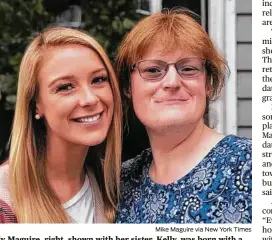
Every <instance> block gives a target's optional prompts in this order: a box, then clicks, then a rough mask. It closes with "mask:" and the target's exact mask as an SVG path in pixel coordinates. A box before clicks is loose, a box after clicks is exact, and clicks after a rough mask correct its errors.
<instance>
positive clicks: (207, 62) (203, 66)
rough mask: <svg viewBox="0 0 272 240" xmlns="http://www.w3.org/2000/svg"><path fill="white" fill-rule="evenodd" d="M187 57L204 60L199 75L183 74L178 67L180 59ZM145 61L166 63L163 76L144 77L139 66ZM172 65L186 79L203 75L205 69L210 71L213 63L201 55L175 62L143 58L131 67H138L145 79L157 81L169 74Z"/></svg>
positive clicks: (131, 69) (132, 69) (132, 68)
mask: <svg viewBox="0 0 272 240" xmlns="http://www.w3.org/2000/svg"><path fill="white" fill-rule="evenodd" d="M185 59H201V60H202V61H203V62H202V71H200V72H201V73H200V74H199V75H197V76H192V77H188V76H183V75H181V74H180V72H179V71H178V69H177V63H179V62H180V61H182V60H185ZM145 61H158V62H162V63H164V64H165V65H166V68H165V73H164V74H163V75H162V76H160V77H156V78H144V77H143V76H142V74H141V71H140V70H139V68H138V65H139V64H141V63H142V62H145ZM170 65H174V67H175V69H176V71H177V73H178V75H179V76H180V77H182V78H183V79H184V78H185V79H190V78H194V77H199V76H201V75H202V74H203V73H204V72H205V71H208V68H209V66H210V65H211V64H210V62H209V61H208V60H207V59H204V58H201V57H189V58H181V59H179V60H178V61H177V62H174V63H167V62H164V61H162V60H157V59H150V60H149V59H147V60H141V61H139V62H137V63H134V64H133V65H132V66H131V68H130V72H132V71H134V70H135V69H136V68H137V69H138V72H139V75H140V76H141V77H142V78H143V79H145V80H153V81H155V80H161V79H163V78H164V77H165V76H166V74H167V72H168V70H169V66H170Z"/></svg>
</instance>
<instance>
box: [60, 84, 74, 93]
mask: <svg viewBox="0 0 272 240" xmlns="http://www.w3.org/2000/svg"><path fill="white" fill-rule="evenodd" d="M73 88H74V86H73V84H72V83H66V84H62V85H59V86H57V89H56V92H59V91H62V92H68V91H71V90H72V89H73Z"/></svg>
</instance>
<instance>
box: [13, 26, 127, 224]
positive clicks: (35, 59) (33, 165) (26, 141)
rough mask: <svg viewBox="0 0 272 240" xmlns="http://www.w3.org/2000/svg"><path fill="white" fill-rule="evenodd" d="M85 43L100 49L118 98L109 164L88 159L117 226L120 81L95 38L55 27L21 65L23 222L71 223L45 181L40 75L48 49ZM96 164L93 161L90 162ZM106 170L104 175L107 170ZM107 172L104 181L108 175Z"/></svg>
mask: <svg viewBox="0 0 272 240" xmlns="http://www.w3.org/2000/svg"><path fill="white" fill-rule="evenodd" d="M65 44H79V45H83V46H85V47H87V48H90V49H92V50H94V51H95V52H96V53H97V54H98V55H99V57H100V58H101V60H102V61H103V63H104V65H105V67H106V69H107V71H108V74H109V76H110V84H111V88H112V92H113V98H114V112H113V119H112V122H111V125H110V128H109V132H108V135H107V139H106V147H105V155H104V157H105V158H104V164H103V167H102V165H101V159H100V158H99V156H98V155H97V154H96V152H94V151H95V150H92V149H91V150H90V151H89V152H92V153H91V155H92V157H93V156H95V157H94V158H92V159H90V157H89V158H88V157H87V158H86V161H87V164H88V165H90V166H92V167H93V168H94V169H93V171H94V173H95V176H96V178H97V180H98V183H99V186H100V189H101V192H102V196H103V200H104V210H105V215H106V217H107V219H108V220H109V221H110V222H113V220H114V215H115V208H116V206H117V203H118V195H119V173H120V162H121V161H120V159H121V141H122V140H121V126H122V123H121V117H122V109H121V98H120V93H119V88H118V83H117V79H116V76H115V73H114V70H113V68H112V65H111V63H110V60H109V58H108V56H107V54H106V53H105V51H104V50H103V48H102V47H101V46H100V45H99V44H98V43H97V42H96V41H95V40H94V39H93V38H92V37H90V36H89V35H87V34H85V33H83V32H81V31H78V30H74V29H69V28H63V27H54V28H49V29H46V30H45V31H43V32H42V33H40V34H39V35H38V36H37V37H36V38H35V39H34V40H33V41H32V42H31V44H30V45H29V46H28V48H27V50H26V52H25V54H24V57H23V59H22V62H21V66H20V72H19V81H18V91H17V102H16V108H15V117H14V123H13V129H12V138H11V150H10V177H9V178H10V179H9V183H10V191H11V197H12V200H13V204H14V205H13V206H14V211H15V214H16V217H17V220H18V222H19V223H67V222H69V219H68V217H67V216H66V214H65V212H64V210H63V208H62V206H61V204H60V201H59V199H58V198H57V197H56V195H55V193H54V192H53V190H52V189H51V188H50V186H49V183H48V181H47V179H46V176H45V168H44V163H45V152H46V141H45V134H46V129H45V126H44V125H42V124H41V123H37V121H35V120H34V115H35V108H36V104H35V98H36V95H37V91H38V89H37V74H38V71H39V67H40V64H41V60H42V56H43V53H44V52H45V51H46V49H47V48H48V47H52V46H56V47H57V46H61V45H65ZM89 159H90V160H91V162H88V160H89ZM102 168H103V170H102ZM103 172H104V177H103V176H102V174H103Z"/></svg>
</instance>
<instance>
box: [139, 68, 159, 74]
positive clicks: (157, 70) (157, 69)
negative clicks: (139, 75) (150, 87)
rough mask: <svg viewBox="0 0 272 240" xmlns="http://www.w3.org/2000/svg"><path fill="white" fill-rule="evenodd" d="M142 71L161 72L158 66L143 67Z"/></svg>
mask: <svg viewBox="0 0 272 240" xmlns="http://www.w3.org/2000/svg"><path fill="white" fill-rule="evenodd" d="M143 72H147V73H159V72H161V69H160V68H158V67H149V68H146V69H144V71H143Z"/></svg>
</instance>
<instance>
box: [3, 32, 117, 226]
mask: <svg viewBox="0 0 272 240" xmlns="http://www.w3.org/2000/svg"><path fill="white" fill-rule="evenodd" d="M121 115H122V113H121V101H120V95H119V90H118V84H117V80H116V77H115V74H114V71H113V68H112V66H111V64H110V61H109V59H108V57H107V55H106V53H105V52H104V50H103V48H102V47H101V46H100V45H99V44H98V43H97V42H96V41H95V40H94V39H93V38H91V37H90V36H88V35H87V34H85V33H83V32H80V31H78V30H73V29H68V28H50V29H47V30H45V31H44V32H42V33H41V34H39V35H38V36H37V37H36V38H35V39H34V40H33V41H32V42H31V44H30V45H29V47H28V48H27V50H26V52H25V55H24V57H23V59H22V62H21V66H20V73H19V82H18V93H17V103H16V109H15V119H14V124H13V130H12V139H11V151H10V158H9V163H8V164H5V165H3V166H1V167H0V222H2V223H5V222H6V223H8V222H18V223H104V222H112V221H113V220H114V213H115V207H116V205H117V196H118V191H119V169H120V156H121ZM103 142H105V144H101V143H103ZM104 146H105V147H104ZM104 148H105V149H104ZM102 158H104V161H103V165H102V164H101V159H102Z"/></svg>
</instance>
